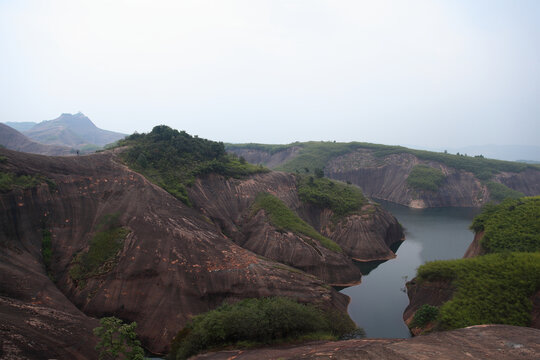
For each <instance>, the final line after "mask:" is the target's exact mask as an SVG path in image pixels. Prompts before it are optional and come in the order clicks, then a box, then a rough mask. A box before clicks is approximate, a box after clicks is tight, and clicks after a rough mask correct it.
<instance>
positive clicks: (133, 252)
mask: <svg viewBox="0 0 540 360" xmlns="http://www.w3.org/2000/svg"><path fill="white" fill-rule="evenodd" d="M162 130H163V129H162ZM169 134H173V135H174V132H173V133H171V132H169V131H167V130H166V131H165V135H166V136H168V135H169ZM174 136H176V135H174ZM188 138H189V137H187V136H184V138H183V139H184V140H185V139H188ZM186 141H187V140H186ZM181 143H182V140H181ZM207 145H208V146H209V147H211V148H215V149H219V146H217V145H214V144H211V143H209V144H207ZM127 146H128V147H127V148H126V147H124V148H118V149H116V150H114V151H108V152H103V153H99V154H93V155H86V156H79V157H47V156H40V155H32V154H25V153H20V152H13V151H10V150H6V149H0V170H1V175H2V179H1V180H2V182H1V183H0V185H1V186H0V213H1V216H0V221H1V227H0V228H1V229H2V230H1V231H0V247H1V248H2V251H0V273H2V276H1V277H0V318H1V319H2V321H1V322H0V323H1V325H0V335H1V338H2V340H3V342H4V345H3V349H7V350H4V351H8V353H7V354H4V355H6V356H8V355H9V356H11V357H20V358H24V357H28V358H32V357H33V356H32V354H35V353H36V352H37V351H39V352H40V354H41V355H40V356H45V357H50V358H54V357H58V358H65V357H71V358H87V357H90V358H95V356H94V355H95V353H94V350H93V345H94V344H95V341H96V340H95V338H94V337H93V336H92V335H91V333H90V329H91V328H93V327H94V326H95V324H96V320H95V319H94V318H95V317H102V316H110V315H115V316H117V317H119V318H121V319H124V320H126V321H136V322H137V323H138V334H139V336H140V338H141V340H142V342H143V345H144V346H145V347H146V348H147V349H149V350H150V351H152V352H154V353H164V352H166V351H167V350H168V347H169V344H170V342H171V340H172V338H173V336H174V335H176V333H177V332H178V330H180V329H181V328H182V327H183V326H184V325H185V324H186V323H187V321H188V320H189V319H190V318H191V317H192V316H193V315H195V314H199V313H202V312H205V311H208V310H210V309H213V308H215V307H216V306H218V305H220V304H221V303H222V302H223V301H225V300H228V301H234V300H238V299H241V298H249V297H263V296H285V297H289V298H293V299H297V300H298V301H300V302H304V303H312V304H317V305H319V306H321V307H323V308H327V309H334V311H338V312H340V313H345V312H346V308H347V305H348V298H347V297H346V296H345V295H342V294H340V293H338V292H337V291H335V290H334V289H333V288H332V287H330V286H328V283H331V284H348V283H354V282H358V281H359V280H360V273H359V271H358V269H357V268H356V267H355V266H354V265H353V263H352V259H353V258H357V259H372V258H381V257H386V258H389V257H392V256H394V255H393V253H392V252H391V251H390V250H389V249H388V248H385V246H387V244H391V243H393V242H396V241H401V240H402V233H401V228H400V227H399V225H398V224H397V221H396V220H395V219H394V218H393V217H392V216H390V215H388V214H387V213H385V212H384V211H383V210H382V209H380V208H378V207H376V206H374V205H371V204H369V203H366V204H365V208H363V210H362V209H360V210H359V212H357V213H354V214H351V215H346V216H344V217H342V218H340V220H339V221H337V222H335V221H336V220H334V222H332V220H329V218H332V219H336V218H335V217H333V216H332V215H333V214H332V211H331V210H328V209H325V208H320V207H318V206H315V205H310V204H306V203H302V201H300V200H299V199H298V194H297V191H298V190H297V188H296V186H295V184H296V182H295V180H294V176H293V175H289V174H284V173H268V172H260V173H258V174H254V175H249V176H247V177H242V178H231V177H230V176H225V175H219V173H220V170H219V166H218V163H216V162H215V161H210V162H209V163H208V166H210V167H205V169H210V168H211V169H217V170H215V171H217V173H216V172H210V173H205V174H200V175H197V177H196V178H195V182H194V183H193V184H192V185H191V187H188V195H189V199H188V200H189V201H190V202H191V204H192V206H188V205H186V203H185V201H182V200H180V199H179V198H177V197H175V196H173V194H172V193H174V191H173V190H172V189H171V188H170V187H169V188H168V189H169V190H170V191H172V193H169V192H167V191H165V190H164V189H163V188H162V187H159V186H157V185H155V184H154V183H153V182H150V181H149V180H148V179H147V178H146V177H144V176H142V175H141V174H140V173H138V172H135V171H133V170H130V169H129V168H128V167H127V166H126V165H125V163H124V161H126V160H125V159H126V157H125V156H124V154H125V152H126V149H128V148H129V146H134V145H133V144H131V145H129V144H128V145H127ZM216 146H217V148H216ZM165 153H166V152H165ZM148 157H149V158H150V155H149V156H148ZM139 160H140V159H139ZM151 161H152V159H148V162H149V163H151ZM128 162H129V161H128ZM145 164H146V162H145ZM185 164H187V163H184V165H185ZM197 164H198V165H197V166H199V167H198V168H197V169H199V170H200V166H201V163H200V162H198V163H197ZM222 164H223V163H222ZM234 164H236V163H234ZM216 166H217V167H216ZM183 169H186V168H185V167H184V168H183ZM221 172H222V171H221ZM212 173H213V174H212ZM152 179H154V180H155V179H156V178H155V177H152ZM154 180H153V181H154ZM260 191H264V192H268V193H270V194H275V195H276V196H277V197H278V198H280V199H281V201H282V202H283V203H284V204H286V206H288V207H290V211H292V212H293V213H294V214H295V215H294V216H295V217H298V218H299V219H301V220H302V221H303V222H304V223H305V224H308V225H309V226H311V227H312V228H313V229H317V230H319V231H320V233H319V235H317V236H315V235H312V236H314V237H310V236H309V235H305V234H302V233H296V232H295V231H292V230H287V229H286V228H283V227H276V226H275V224H273V223H272V221H271V220H267V218H266V216H268V213H267V212H266V211H265V210H264V209H259V210H258V211H256V212H254V211H253V208H252V207H251V204H252V203H253V202H254V200H255V198H256V195H257V193H258V192H260ZM321 234H325V235H326V236H323V235H321ZM324 239H326V240H324ZM327 240H328V241H330V242H332V243H334V242H335V243H337V244H340V245H341V247H340V248H341V249H342V250H341V251H336V250H334V251H332V250H329V249H328V248H327V243H326V241H327ZM372 242H373V243H374V245H373V244H371V243H372ZM325 244H326V245H325ZM338 247H339V246H338ZM334 249H335V248H334ZM341 272H342V273H343V274H338V273H341ZM13 314H17V315H13ZM50 324H56V325H55V329H53V330H50V331H49V330H47V329H48V328H49V327H50V326H51V325H50ZM81 338H83V339H86V340H85V341H84V342H80V339H81ZM9 356H8V357H9Z"/></svg>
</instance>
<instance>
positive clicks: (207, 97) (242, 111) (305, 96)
mask: <svg viewBox="0 0 540 360" xmlns="http://www.w3.org/2000/svg"><path fill="white" fill-rule="evenodd" d="M77 111H82V112H83V113H85V114H86V115H87V116H89V117H90V118H91V119H92V120H93V121H94V123H96V125H98V126H99V127H101V128H105V129H109V130H115V131H121V132H126V133H132V132H133V131H139V132H146V131H149V130H151V129H152V127H153V126H155V125H158V124H167V125H169V126H171V127H174V128H177V129H179V130H186V131H187V132H189V133H191V134H198V135H199V136H201V137H206V138H210V139H213V140H220V141H226V142H263V143H288V142H292V141H296V140H299V141H305V140H337V141H351V140H357V141H369V142H375V143H385V144H415V145H419V146H431V147H445V146H448V147H451V146H454V147H455V146H466V145H472V144H487V143H495V144H528V145H539V144H540V140H539V138H540V1H538V0H531V1H525V0H507V1H498V0H485V1H479V0H463V1H457V0H449V1H443V0H441V1H437V0H426V1H400V0H397V1H385V0H373V1H361V0H351V1H339V0H328V1H322V0H297V1H294V0H290V1H279V0H269V1H263V0H246V1H236V0H234V1H233V0H216V1H204V0H193V1H182V0H176V1H173V0H171V1H159V0H148V1H142V0H141V1H135V0H129V1H114V0H107V1H101V0H88V1H82V0H81V1H79V0H64V1H60V0H58V1H57V0H42V1H25V0H12V1H10V0H0V121H41V120H49V119H53V118H56V117H58V116H59V115H60V113H62V112H77Z"/></svg>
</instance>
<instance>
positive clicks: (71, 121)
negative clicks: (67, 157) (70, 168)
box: [23, 112, 126, 150]
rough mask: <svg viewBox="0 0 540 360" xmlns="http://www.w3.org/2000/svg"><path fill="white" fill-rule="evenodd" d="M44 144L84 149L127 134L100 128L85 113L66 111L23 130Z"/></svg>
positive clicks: (25, 133) (98, 145) (112, 140)
mask: <svg viewBox="0 0 540 360" xmlns="http://www.w3.org/2000/svg"><path fill="white" fill-rule="evenodd" d="M23 134H24V135H26V136H28V137H29V138H31V139H32V140H34V141H37V142H39V143H42V144H50V145H61V146H67V147H71V148H75V149H80V150H84V149H85V148H91V147H102V146H105V145H107V144H110V143H113V142H115V141H117V140H120V139H122V138H124V137H125V136H126V134H121V133H117V132H114V131H108V130H103V129H100V128H98V127H97V126H96V125H94V123H93V122H92V121H91V120H90V119H89V118H88V117H86V116H85V115H84V114H83V113H80V112H79V113H77V114H67V113H64V114H62V115H60V117H58V118H56V119H54V120H48V121H42V122H40V123H38V124H36V125H34V126H33V127H32V128H30V129H29V130H27V131H24V132H23Z"/></svg>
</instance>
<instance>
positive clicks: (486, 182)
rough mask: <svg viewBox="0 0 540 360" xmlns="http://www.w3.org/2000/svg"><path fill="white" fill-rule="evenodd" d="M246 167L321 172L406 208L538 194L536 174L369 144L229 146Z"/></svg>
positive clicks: (539, 172)
mask: <svg viewBox="0 0 540 360" xmlns="http://www.w3.org/2000/svg"><path fill="white" fill-rule="evenodd" d="M228 150H229V151H231V152H234V153H235V154H237V155H238V156H242V157H244V158H245V159H246V160H247V161H248V162H251V163H261V164H263V165H268V166H271V167H272V168H275V169H280V170H285V171H291V172H295V171H298V172H305V171H310V172H313V171H314V170H315V169H317V168H319V169H324V173H325V175H326V176H328V177H329V178H332V179H337V180H341V181H347V182H351V183H353V184H356V185H358V186H359V187H360V188H362V190H363V192H364V193H365V194H366V195H367V196H370V197H374V198H378V199H383V200H387V201H391V202H395V203H398V204H402V205H405V206H410V207H418V208H424V207H444V206H462V207H480V206H482V205H483V204H486V203H488V202H490V201H500V200H502V199H503V198H505V197H507V196H523V195H537V194H540V168H539V167H537V166H534V165H527V164H522V163H515V162H508V161H499V160H492V159H485V158H483V157H481V156H478V157H469V156H463V155H451V154H446V153H434V152H429V151H420V150H413V149H407V148H404V147H399V146H385V145H376V144H368V143H354V142H353V143H330V142H308V143H293V144H290V145H260V144H246V145H232V144H230V145H228ZM422 166H424V167H429V168H432V169H434V170H435V171H437V172H440V173H441V176H442V180H441V181H440V182H438V183H436V184H427V185H431V186H426V187H422V186H413V184H412V182H411V180H412V177H411V174H414V172H415V171H416V170H418V168H419V167H420V168H421V167H422Z"/></svg>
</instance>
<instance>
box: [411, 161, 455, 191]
mask: <svg viewBox="0 0 540 360" xmlns="http://www.w3.org/2000/svg"><path fill="white" fill-rule="evenodd" d="M445 178H446V176H445V175H444V174H443V172H442V171H441V170H440V169H435V168H433V167H431V166H427V165H423V164H420V165H416V166H415V167H413V168H412V170H411V172H410V173H409V176H408V177H407V185H409V186H410V187H411V188H413V189H416V190H428V191H437V190H439V187H440V186H441V184H442V183H443V181H444V179H445Z"/></svg>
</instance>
